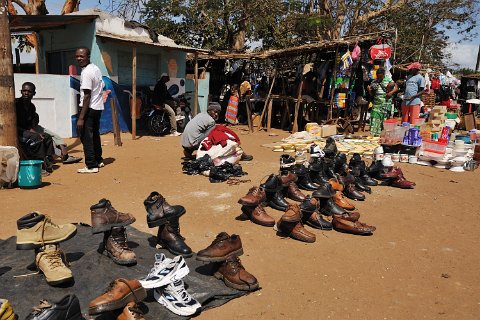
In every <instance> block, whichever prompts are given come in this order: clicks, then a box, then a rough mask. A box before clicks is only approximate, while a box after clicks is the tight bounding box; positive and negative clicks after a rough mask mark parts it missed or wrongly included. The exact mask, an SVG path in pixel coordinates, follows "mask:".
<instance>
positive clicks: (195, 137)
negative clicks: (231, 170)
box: [182, 102, 253, 161]
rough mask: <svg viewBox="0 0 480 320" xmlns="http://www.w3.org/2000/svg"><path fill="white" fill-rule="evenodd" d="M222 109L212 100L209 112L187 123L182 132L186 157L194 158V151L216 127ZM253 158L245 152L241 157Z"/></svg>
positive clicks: (243, 159)
mask: <svg viewBox="0 0 480 320" xmlns="http://www.w3.org/2000/svg"><path fill="white" fill-rule="evenodd" d="M220 110H221V107H220V104H219V103H217V102H211V103H210V104H209V105H208V108H207V112H201V113H199V114H197V115H196V116H195V117H194V118H193V119H192V120H190V121H189V122H188V123H187V125H186V127H185V130H184V131H183V134H182V147H183V154H184V155H185V158H186V159H188V160H190V159H194V156H193V152H195V151H196V150H197V149H198V148H199V147H200V144H201V143H202V141H203V139H205V138H206V137H207V136H208V134H209V133H210V131H212V130H213V128H214V127H215V123H216V121H217V120H218V115H219V114H220ZM252 159H253V157H252V156H251V155H247V154H246V153H243V154H242V157H241V158H240V160H242V161H250V160H252Z"/></svg>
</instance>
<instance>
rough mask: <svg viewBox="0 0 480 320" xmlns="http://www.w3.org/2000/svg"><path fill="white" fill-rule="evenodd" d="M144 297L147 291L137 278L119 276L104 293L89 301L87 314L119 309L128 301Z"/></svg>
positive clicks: (139, 299) (138, 300) (135, 300)
mask: <svg viewBox="0 0 480 320" xmlns="http://www.w3.org/2000/svg"><path fill="white" fill-rule="evenodd" d="M146 297H147V291H146V290H145V288H144V287H142V285H141V284H140V282H139V281H138V280H136V279H133V280H126V279H123V278H119V279H116V280H114V281H112V282H111V283H110V285H109V286H108V288H107V290H106V291H105V293H104V294H102V295H101V296H99V297H97V298H95V299H94V300H92V301H90V304H89V306H88V314H89V315H96V314H99V313H102V312H106V311H112V310H116V309H121V308H123V307H125V306H126V305H127V303H129V302H140V301H142V300H143V299H145V298H146Z"/></svg>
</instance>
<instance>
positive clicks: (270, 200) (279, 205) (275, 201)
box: [265, 191, 288, 211]
mask: <svg viewBox="0 0 480 320" xmlns="http://www.w3.org/2000/svg"><path fill="white" fill-rule="evenodd" d="M266 194H267V200H266V201H265V203H266V205H267V206H269V207H271V208H273V209H275V210H279V211H285V210H287V208H288V202H287V201H286V200H285V198H284V196H283V194H282V193H281V191H274V192H270V191H267V192H266Z"/></svg>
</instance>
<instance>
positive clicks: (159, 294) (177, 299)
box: [153, 280, 202, 317]
mask: <svg viewBox="0 0 480 320" xmlns="http://www.w3.org/2000/svg"><path fill="white" fill-rule="evenodd" d="M153 297H154V298H155V300H157V302H158V303H160V304H161V305H162V306H164V307H165V308H167V309H168V310H170V311H171V312H173V313H175V314H177V315H179V316H185V317H186V316H191V315H194V314H195V313H197V312H198V311H200V309H201V308H202V305H201V304H200V303H199V302H198V301H197V300H195V299H194V298H192V296H191V295H190V294H189V293H188V292H187V290H185V284H184V283H183V281H182V280H177V281H174V282H172V283H169V284H168V285H167V286H166V287H164V288H156V289H155V290H154V291H153Z"/></svg>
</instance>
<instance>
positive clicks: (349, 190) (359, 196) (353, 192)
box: [343, 184, 365, 201]
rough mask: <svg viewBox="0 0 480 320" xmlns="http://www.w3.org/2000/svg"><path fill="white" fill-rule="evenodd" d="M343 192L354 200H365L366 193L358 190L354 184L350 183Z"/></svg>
mask: <svg viewBox="0 0 480 320" xmlns="http://www.w3.org/2000/svg"><path fill="white" fill-rule="evenodd" d="M343 194H344V195H345V197H347V198H349V199H352V200H358V201H363V200H365V195H364V194H363V193H361V192H360V191H358V190H357V189H356V188H355V186H354V185H353V184H349V185H348V186H347V187H346V188H345V189H344V190H343Z"/></svg>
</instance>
